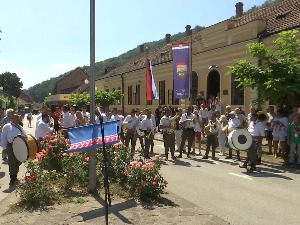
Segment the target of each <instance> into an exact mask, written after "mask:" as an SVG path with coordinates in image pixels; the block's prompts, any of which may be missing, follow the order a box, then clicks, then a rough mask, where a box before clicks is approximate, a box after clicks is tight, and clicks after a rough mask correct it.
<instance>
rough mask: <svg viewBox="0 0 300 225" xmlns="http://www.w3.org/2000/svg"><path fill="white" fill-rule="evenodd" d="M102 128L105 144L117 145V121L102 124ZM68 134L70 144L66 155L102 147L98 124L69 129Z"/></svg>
mask: <svg viewBox="0 0 300 225" xmlns="http://www.w3.org/2000/svg"><path fill="white" fill-rule="evenodd" d="M103 126H104V142H105V144H106V145H112V144H116V143H118V142H119V140H118V132H117V121H112V122H106V123H103ZM68 134H69V138H70V142H71V145H70V149H68V150H66V152H68V153H71V152H79V151H83V150H89V149H92V148H98V147H102V146H103V143H102V132H101V125H100V124H89V125H86V126H81V127H75V128H69V129H68Z"/></svg>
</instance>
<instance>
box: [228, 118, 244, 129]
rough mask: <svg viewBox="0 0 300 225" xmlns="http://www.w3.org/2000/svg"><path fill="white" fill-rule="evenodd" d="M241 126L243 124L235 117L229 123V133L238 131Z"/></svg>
mask: <svg viewBox="0 0 300 225" xmlns="http://www.w3.org/2000/svg"><path fill="white" fill-rule="evenodd" d="M240 125H241V122H240V120H239V118H237V117H235V118H233V119H231V118H230V119H229V121H228V131H229V132H230V131H233V130H236V129H237V127H238V126H240Z"/></svg>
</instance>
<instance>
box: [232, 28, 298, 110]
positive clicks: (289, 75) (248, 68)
mask: <svg viewBox="0 0 300 225" xmlns="http://www.w3.org/2000/svg"><path fill="white" fill-rule="evenodd" d="M297 33H298V31H296V30H290V31H283V32H281V33H280V34H279V36H278V38H277V39H276V40H275V41H274V42H273V44H272V46H270V47H266V46H265V45H264V44H263V43H251V44H248V45H247V47H248V54H249V55H250V56H252V57H253V58H255V59H256V60H260V61H261V62H262V66H257V65H254V64H253V63H252V62H250V61H248V60H238V61H237V62H236V63H235V64H234V66H231V67H230V68H231V70H230V72H229V73H228V74H234V75H235V81H237V82H238V83H239V85H238V86H239V87H240V88H248V87H250V88H256V89H257V91H258V93H260V95H261V98H260V99H257V100H256V102H255V103H256V104H261V103H263V102H264V101H267V100H271V101H272V102H274V103H275V104H276V105H277V106H279V107H284V106H287V107H291V106H293V105H295V104H297V101H296V100H297V98H299V96H300V40H299V39H298V38H297V37H296V34H297ZM256 62H257V61H256Z"/></svg>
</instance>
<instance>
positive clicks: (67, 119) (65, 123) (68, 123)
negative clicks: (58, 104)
mask: <svg viewBox="0 0 300 225" xmlns="http://www.w3.org/2000/svg"><path fill="white" fill-rule="evenodd" d="M73 122H74V121H73V120H72V118H71V116H70V113H69V111H68V107H67V106H63V118H62V119H61V120H60V121H59V124H60V125H61V126H62V127H63V128H64V129H68V128H70V127H73V125H74V123H73Z"/></svg>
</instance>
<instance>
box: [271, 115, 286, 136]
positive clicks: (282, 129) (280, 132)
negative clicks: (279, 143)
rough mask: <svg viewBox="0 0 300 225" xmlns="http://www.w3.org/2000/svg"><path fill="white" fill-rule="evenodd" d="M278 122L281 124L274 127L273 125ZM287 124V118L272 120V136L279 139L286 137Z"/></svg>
mask: <svg viewBox="0 0 300 225" xmlns="http://www.w3.org/2000/svg"><path fill="white" fill-rule="evenodd" d="M277 121H279V122H280V123H281V124H280V125H276V124H275V123H276V122H277ZM288 124H289V120H288V118H287V117H282V118H279V117H277V118H274V119H273V122H272V127H273V133H272V134H273V136H279V137H286V136H287V127H288Z"/></svg>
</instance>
